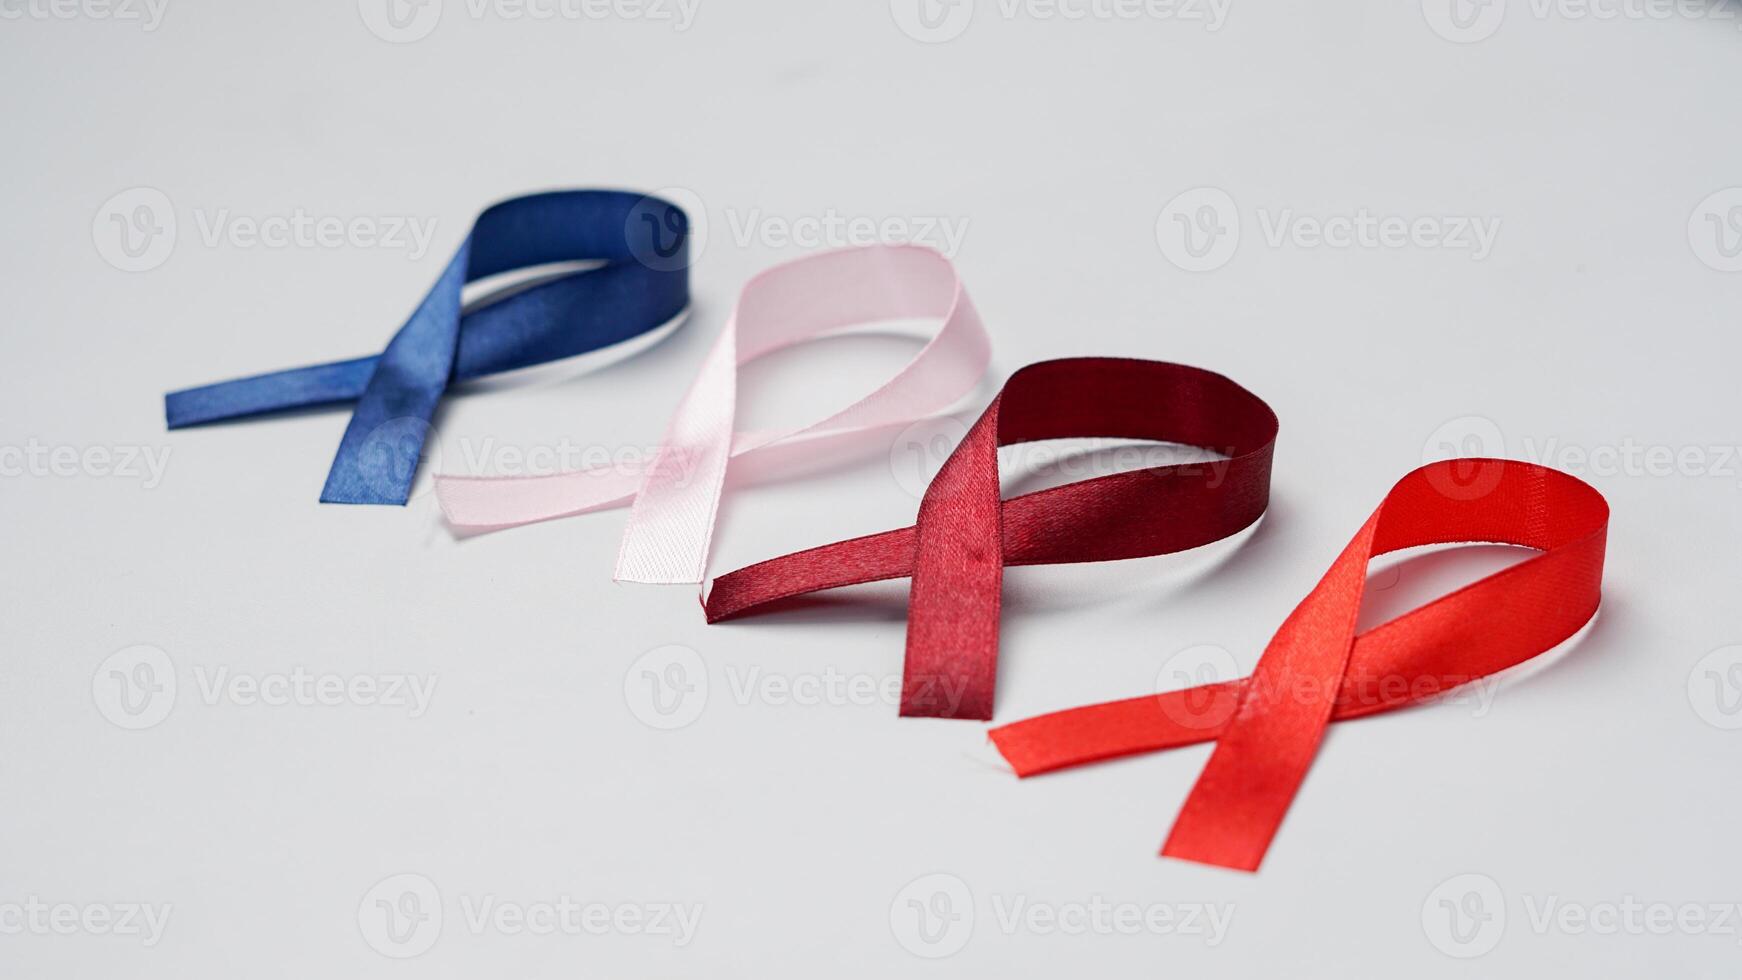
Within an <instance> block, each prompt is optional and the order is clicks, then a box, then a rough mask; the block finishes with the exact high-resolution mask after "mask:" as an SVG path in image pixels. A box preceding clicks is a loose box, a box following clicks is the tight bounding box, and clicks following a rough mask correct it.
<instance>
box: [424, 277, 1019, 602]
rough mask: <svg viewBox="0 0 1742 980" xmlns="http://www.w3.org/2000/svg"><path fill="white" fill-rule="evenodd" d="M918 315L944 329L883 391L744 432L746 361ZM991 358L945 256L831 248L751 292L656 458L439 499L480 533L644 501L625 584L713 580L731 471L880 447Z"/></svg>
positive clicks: (467, 483) (452, 517) (637, 509)
mask: <svg viewBox="0 0 1742 980" xmlns="http://www.w3.org/2000/svg"><path fill="white" fill-rule="evenodd" d="M916 318H923V319H936V320H938V321H939V322H940V325H939V326H938V328H937V332H936V333H935V334H934V335H933V336H932V338H931V339H930V340H929V341H928V342H927V343H926V345H925V346H924V347H923V348H921V349H920V351H919V352H918V353H916V354H915V355H914V357H913V359H912V360H910V361H909V362H908V363H907V364H906V365H904V366H903V367H902V368H901V370H899V371H897V372H896V373H895V375H894V376H893V377H891V378H890V379H889V380H888V381H886V382H884V383H883V384H882V385H881V386H879V387H878V388H877V389H876V390H875V391H873V392H872V393H870V394H869V395H866V396H865V397H863V398H861V399H859V400H858V401H855V402H854V403H852V404H851V405H849V406H847V407H846V408H844V409H841V410H840V411H838V412H835V413H833V414H831V415H829V416H828V417H826V418H823V419H820V420H818V421H816V422H812V423H810V424H808V425H800V426H793V427H791V428H786V429H781V430H775V431H761V432H757V431H740V430H738V429H736V428H735V419H736V404H737V390H738V389H737V384H738V371H739V369H740V368H741V367H742V366H743V365H744V364H746V363H749V362H750V361H753V360H755V359H756V358H758V357H762V356H764V355H766V354H769V353H772V352H774V351H777V350H781V349H783V348H786V347H790V346H793V345H795V344H799V343H803V342H804V341H807V340H812V339H815V338H817V337H822V336H826V335H829V334H832V333H838V332H840V331H843V330H846V329H848V328H852V327H856V326H860V325H864V324H870V323H876V322H879V321H890V320H901V319H916ZM991 350H992V347H991V340H990V338H988V337H987V335H986V329H985V327H984V326H983V325H982V324H981V322H980V315H979V313H978V312H977V311H976V310H975V309H974V304H973V301H972V300H970V299H969V298H968V293H967V290H966V288H965V287H964V286H963V285H962V281H961V278H960V277H959V276H958V275H957V273H956V270H955V267H954V266H953V265H951V264H950V262H949V260H948V259H946V258H944V256H943V255H942V254H940V253H938V252H936V251H934V250H932V249H929V248H924V247H920V246H915V245H878V246H871V247H866V248H850V249H841V250H837V251H831V252H822V253H819V254H817V255H812V256H807V257H805V258H802V259H797V260H795V261H792V262H788V263H785V264H782V265H779V266H775V267H774V268H772V269H769V270H767V271H765V272H763V273H761V274H760V275H758V276H757V277H755V278H754V279H752V280H751V281H750V282H749V283H748V284H747V285H745V287H744V290H743V292H742V293H741V294H740V295H739V298H738V303H737V305H736V307H735V308H734V309H733V311H732V315H731V316H730V317H729V318H728V319H727V321H726V325H725V328H724V329H723V330H721V332H720V336H719V338H718V339H717V340H716V342H715V344H714V346H713V348H712V349H711V350H710V351H709V352H708V356H707V358H706V360H705V361H704V362H703V364H702V368H701V371H700V372H699V373H698V375H697V376H696V379H695V381H694V382H693V383H692V384H691V386H690V390H689V391H688V392H687V393H686V394H685V395H684V397H683V400H682V402H681V403H680V404H679V405H678V408H677V411H676V412H675V413H674V414H673V416H672V420H671V423H670V425H669V427H668V428H667V430H666V433H665V437H664V438H663V439H662V440H661V444H660V448H659V452H658V454H657V455H656V456H655V457H654V458H653V459H651V460H649V461H647V462H646V463H645V464H634V465H625V464H624V463H623V462H621V461H618V462H614V463H613V464H611V465H610V466H604V467H597V468H594V469H588V470H576V471H572V472H566V473H558V474H555V475H550V476H534V477H467V476H441V477H438V478H437V479H436V495H437V498H438V499H439V500H440V501H441V506H442V510H443V512H444V513H445V514H446V515H447V518H448V521H449V522H450V523H452V524H454V525H455V526H458V527H467V528H500V527H510V526H514V525H519V524H526V523H531V522H533V521H542V520H549V519H552V518H557V517H566V516H569V515H571V514H579V513H583V512H586V511H590V510H598V509H601V508H606V507H614V506H620V505H622V504H625V503H632V504H633V509H632V510H631V512H630V515H629V520H628V523H627V526H626V527H625V530H624V533H623V543H622V546H621V548H620V549H619V552H618V555H617V565H616V571H615V577H616V579H617V580H619V581H631V582H654V583H699V582H700V581H701V580H702V578H703V575H704V573H705V570H706V567H707V558H708V550H709V547H710V544H711V542H712V540H713V533H714V524H715V519H716V516H717V514H718V512H719V507H720V500H721V497H722V495H723V492H724V486H725V479H726V472H727V469H728V467H732V468H734V469H743V468H748V467H753V466H755V465H757V464H759V463H766V462H770V461H772V460H773V459H775V458H777V457H778V456H780V455H782V454H788V455H790V454H792V453H800V454H803V455H804V456H807V457H811V458H813V459H815V458H820V457H821V456H822V455H823V454H825V453H839V452H847V451H857V450H858V449H859V448H861V447H863V446H866V445H876V444H877V442H878V440H879V439H886V438H887V437H888V436H890V435H893V434H894V433H895V432H898V431H899V430H901V429H903V428H905V427H907V426H909V425H912V424H913V423H914V422H917V421H920V420H922V419H926V418H929V417H932V416H934V415H936V414H938V413H940V412H943V411H945V410H947V409H949V408H951V407H952V406H954V405H955V404H957V403H958V402H960V401H961V400H962V399H963V398H965V397H967V396H968V395H969V394H971V393H972V392H973V390H974V388H975V386H976V385H977V384H978V383H979V380H980V378H981V376H982V375H984V374H985V371H986V366H987V364H988V363H989V361H990V359H991Z"/></svg>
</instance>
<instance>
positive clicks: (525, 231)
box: [164, 190, 689, 504]
mask: <svg viewBox="0 0 1742 980" xmlns="http://www.w3.org/2000/svg"><path fill="white" fill-rule="evenodd" d="M688 234H689V219H688V217H687V216H686V215H685V214H684V212H683V211H682V209H680V208H678V207H677V206H676V205H675V204H671V203H669V202H667V201H663V200H661V199H659V198H655V197H648V196H645V195H641V194H636V193H632V192H627V191H599V190H580V191H555V192H551V193H545V194H534V195H530V196H526V197H518V198H512V199H510V200H506V201H503V202H501V203H499V204H496V205H493V206H491V207H490V208H488V209H486V210H485V211H484V212H483V213H482V214H481V215H479V216H478V220H477V221H476V223H475V224H474V225H473V227H472V231H471V233H470V234H469V235H467V237H466V240H465V241H464V242H462V243H461V244H460V247H459V249H458V251H456V252H455V254H454V257H453V258H452V259H450V260H449V262H448V264H447V266H446V267H445V268H444V269H443V271H442V274H441V276H440V277H439V278H438V279H437V280H436V283H435V285H434V286H433V287H432V288H431V289H430V291H429V293H428V294H427V295H425V296H424V298H423V301H422V302H421V303H420V304H419V305H418V307H417V309H416V311H414V312H413V313H412V315H411V317H410V319H409V320H407V321H406V323H405V325H404V326H402V327H401V328H400V329H399V331H398V332H397V333H396V334H394V336H393V339H392V340H391V341H389V343H388V345H387V348H386V350H384V351H383V352H382V353H381V354H379V355H376V356H373V357H362V358H355V359H352V360H346V361H335V362H332V363H329V364H318V365H313V366H310V367H304V368H293V369H291V370H287V371H275V372H272V373H270V374H263V375H257V376H255V377H249V378H241V379H238V380H235V381H226V382H221V383H219V384H213V385H205V386H202V387H198V388H189V389H185V390H182V391H175V392H171V393H169V394H168V395H166V396H164V414H165V418H166V421H167V423H168V425H169V428H171V429H179V428H184V427H187V426H191V425H199V424H202V423H207V422H215V421H220V420H224V419H234V418H243V417H247V416H253V415H260V414H263V413H267V412H275V411H282V410H285V409H291V408H302V407H306V406H312V405H322V404H331V403H335V402H344V401H351V400H355V401H356V402H357V405H356V407H355V409H353V411H352V414H351V420H350V423H349V424H348V425H347V426H346V429H345V435H344V437H343V439H342V440H341V441H340V443H339V449H338V452H337V453H336V454H335V456H334V459H333V465H332V468H331V469H330V470H329V471H328V474H327V482H326V486H325V487H324V488H323V489H322V491H321V500H322V502H325V503H356V504H404V503H405V502H406V500H407V499H408V498H409V496H410V493H411V484H412V480H413V479H414V478H415V476H416V470H417V460H418V455H419V453H420V452H421V450H422V447H423V443H424V441H425V438H426V436H427V432H428V428H429V419H430V417H431V415H432V414H433V413H434V411H435V407H436V405H437V404H438V403H439V402H440V400H441V397H442V394H443V393H444V392H445V391H446V389H447V388H448V387H449V386H450V385H452V384H455V383H458V382H462V381H466V380H470V379H472V378H477V377H481V376H483V375H487V374H494V373H496V372H500V371H509V370H513V369H516V368H522V367H529V366H531V365H534V364H542V363H544V362H546V361H554V360H558V359H560V358H565V357H572V356H575V355H577V354H583V353H586V352H588V351H593V350H597V349H599V348H602V347H608V346H610V345H612V344H616V343H619V342H621V341H624V340H628V339H630V338H632V337H636V336H639V335H641V334H645V333H648V332H650V331H653V330H654V329H656V328H658V327H660V326H662V325H664V324H666V323H668V322H672V321H674V320H675V319H676V318H677V317H679V316H680V315H681V314H682V313H683V312H684V310H685V309H686V307H687V306H688V305H689V270H688V247H689V245H688ZM576 262H597V263H603V265H601V266H600V267H598V268H594V269H590V270H587V271H575V272H569V273H565V274H562V275H560V276H557V277H554V278H550V279H547V280H544V281H541V282H538V283H536V284H533V285H530V286H528V287H526V288H524V289H519V290H516V291H513V292H511V293H508V294H507V295H505V296H503V297H501V298H499V299H497V300H496V301H494V302H490V303H488V304H487V305H484V306H481V307H479V308H477V309H475V310H471V311H465V310H463V309H462V307H461V299H460V295H461V289H462V287H463V286H464V285H465V284H466V283H469V282H474V281H477V280H481V279H486V278H489V277H491V276H497V275H501V274H503V273H507V272H513V271H516V270H522V269H532V268H536V267H539V266H547V265H553V264H555V263H576Z"/></svg>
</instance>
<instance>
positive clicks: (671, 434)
mask: <svg viewBox="0 0 1742 980" xmlns="http://www.w3.org/2000/svg"><path fill="white" fill-rule="evenodd" d="M737 335H738V325H737V321H736V319H733V320H729V321H727V323H726V328H725V329H724V330H723V331H721V332H720V339H719V340H717V341H715V342H714V347H713V349H712V350H710V351H709V352H708V359H707V360H706V361H705V362H703V364H702V369H701V372H700V373H699V374H698V375H697V376H696V380H695V383H694V384H693V385H692V386H691V387H690V390H689V393H688V394H686V395H685V396H684V400H683V404H681V405H680V406H678V410H677V413H676V414H675V415H674V416H673V417H672V421H671V427H670V428H669V429H667V430H666V435H665V439H664V440H662V441H661V443H660V449H659V456H658V458H657V459H655V460H654V463H653V466H652V467H651V468H649V469H648V471H647V473H646V475H645V476H644V477H643V479H642V483H641V490H640V492H639V493H637V494H636V496H635V504H634V506H633V507H632V508H631V509H630V512H629V524H628V527H626V528H625V529H624V531H623V544H622V546H621V547H620V548H619V549H618V552H617V567H616V571H615V572H614V573H613V575H612V578H613V579H615V580H616V581H618V582H646V583H651V584H656V585H682V584H700V583H701V581H702V578H703V576H704V575H705V574H706V570H707V565H708V547H709V545H710V544H711V543H712V542H713V537H714V519H715V516H716V514H718V512H719V509H720V495H721V492H722V490H723V488H724V487H725V483H726V465H727V463H728V461H729V460H730V459H731V455H732V423H733V416H734V413H735V411H736V405H737V399H738V374H737V372H738V341H737Z"/></svg>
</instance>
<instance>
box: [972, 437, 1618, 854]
mask: <svg viewBox="0 0 1742 980" xmlns="http://www.w3.org/2000/svg"><path fill="white" fill-rule="evenodd" d="M1458 467H1473V468H1475V469H1477V470H1479V471H1480V472H1481V473H1482V474H1483V478H1484V482H1483V486H1484V488H1485V489H1484V492H1481V493H1475V494H1472V493H1466V492H1448V488H1450V489H1452V490H1459V488H1460V483H1459V481H1458V478H1457V472H1458V470H1457V468H1458ZM1608 515H1609V508H1608V504H1607V503H1606V502H1605V501H1604V500H1603V497H1602V495H1601V494H1599V493H1598V492H1597V491H1596V490H1594V489H1592V488H1591V487H1590V486H1588V485H1587V484H1585V483H1583V482H1581V481H1579V480H1577V479H1575V478H1574V477H1571V476H1568V475H1567V474H1565V473H1561V472H1559V471H1557V470H1552V469H1548V468H1546V467H1542V466H1536V465H1532V464H1528V463H1521V462H1516V461H1510V460H1497V459H1460V460H1448V461H1446V462H1442V463H1434V464H1431V465H1429V466H1424V467H1422V468H1420V469H1418V470H1416V471H1414V472H1412V473H1410V474H1409V475H1408V476H1405V477H1404V478H1403V479H1402V480H1401V481H1399V482H1398V484H1397V485H1396V486H1395V487H1394V488H1392V490H1391V492H1390V493H1389V494H1388V495H1387V496H1386V498H1385V500H1384V502H1383V503H1382V504H1381V505H1380V507H1379V509H1378V510H1376V511H1375V512H1374V513H1373V516H1372V517H1370V518H1369V519H1368V520H1367V522H1366V524H1364V525H1363V526H1362V528H1361V530H1360V531H1359V532H1357V533H1356V535H1355V538H1354V539H1353V540H1352V541H1351V542H1350V543H1349V544H1348V546H1347V547H1345V548H1344V549H1343V552H1342V553H1341V554H1340V555H1339V556H1338V557H1337V560H1336V561H1335V562H1333V563H1332V565H1331V568H1330V570H1329V571H1327V572H1326V573H1325V576H1324V578H1323V579H1321V580H1320V582H1319V583H1318V585H1317V586H1316V587H1315V588H1314V589H1313V590H1312V592H1311V593H1310V594H1308V595H1307V597H1306V598H1305V599H1304V600H1302V601H1301V603H1300V605H1299V606H1297V607H1296V608H1295V610H1294V612H1293V613H1291V614H1290V615H1289V617H1288V618H1287V620H1285V621H1284V622H1283V624H1282V627H1281V628H1280V629H1279V630H1278V631H1277V633H1276V635H1275V637H1274V638H1273V639H1272V640H1271V641H1270V644H1269V645H1268V646H1267V647H1266V648H1265V651H1264V654H1263V656H1262V657H1261V658H1260V659H1259V661H1258V666H1257V668H1256V669H1255V670H1254V671H1253V672H1252V674H1251V675H1250V676H1249V677H1246V678H1243V679H1240V680H1235V681H1225V682H1221V683H1216V684H1207V685H1200V686H1197V687H1192V688H1187V689H1184V690H1178V691H1169V692H1167V693H1164V694H1161V695H1154V696H1148V697H1139V698H1130V699H1127V700H1123V701H1113V702H1108V703H1106V704H1099V705H1092V706H1088V707H1082V708H1074V709H1071V710H1068V711H1060V712H1055V713H1053V714H1049V715H1042V716H1040V717H1037V718H1031V719H1028V720H1026V721H1021V722H1017V723H1015V724H1011V725H1006V726H1003V727H1001V728H996V729H993V731H992V733H991V735H992V740H993V743H994V744H995V745H996V746H997V748H998V751H999V752H1000V753H1002V754H1003V756H1004V758H1005V759H1006V760H1007V761H1009V762H1010V764H1011V766H1012V767H1013V768H1015V770H1016V772H1017V774H1018V775H1020V776H1031V775H1036V774H1038V773H1043V772H1049V771H1052V770H1055V769H1062V768H1066V767H1070V766H1076V765H1083V764H1086V763H1090V762H1096V761H1100V760H1103V759H1110V758H1116V757H1119V756H1125V755H1132V754H1136V753H1140V752H1151V751H1157V750H1161V749H1169V748H1175V747H1178V746H1181V745H1190V744H1194V743H1198V742H1205V741H1210V740H1214V741H1215V742H1216V749H1215V751H1214V752H1213V753H1212V754H1211V756H1210V760H1209V762H1208V763H1207V764H1206V765H1205V766H1204V770H1203V772H1202V774H1201V775H1200V776H1199V778H1198V782H1197V785H1196V786H1194V787H1193V789H1192V792H1191V794H1190V795H1189V796H1188V797H1187V799H1186V802H1185V804H1184V806H1183V807H1182V808H1181V810H1180V814H1179V817H1178V819H1177V820H1176V821H1175V823H1174V827H1173V831H1172V832H1171V833H1170V834H1169V836H1168V839H1167V842H1166V844H1165V845H1164V847H1163V848H1162V854H1163V855H1164V856H1167V857H1175V858H1183V859H1185V860H1191V861H1199V862H1203V863H1206V864H1213V865H1219V866H1222V867H1229V868H1236V869H1240V870H1245V871H1254V870H1257V868H1258V866H1259V864H1260V863H1261V862H1262V860H1263V858H1264V854H1265V852H1266V850H1268V848H1269V845H1270V842H1271V840H1272V838H1273V837H1274V836H1275V834H1276V830H1277V828H1278V827H1279V826H1280V824H1281V822H1282V819H1283V816H1284V815H1285V814H1286V813H1287V811H1288V808H1289V805H1290V804H1291V803H1292V801H1293V799H1294V796H1295V794H1296V792H1297V791H1298V789H1299V787H1300V784H1301V782H1302V780H1304V778H1305V776H1306V772H1307V769H1308V768H1309V767H1310V766H1311V764H1312V760H1313V757H1314V755H1315V754H1316V752H1317V749H1318V745H1319V742H1320V741H1321V739H1322V737H1323V734H1324V729H1325V726H1326V725H1327V724H1329V723H1330V722H1331V721H1341V720H1345V719H1349V718H1359V717H1362V716H1365V715H1370V714H1376V713H1379V712H1383V711H1390V710H1393V709H1396V708H1401V707H1405V706H1408V705H1411V704H1416V703H1419V702H1421V701H1424V700H1428V699H1431V698H1433V697H1437V696H1439V695H1440V694H1443V693H1444V692H1446V691H1449V690H1452V689H1454V688H1457V687H1459V686H1461V685H1463V684H1467V683H1469V682H1471V681H1474V680H1478V679H1480V678H1483V677H1486V676H1488V675H1491V674H1493V673H1495V672H1497V671H1500V670H1504V669H1506V668H1508V667H1512V666H1515V665H1517V664H1519V663H1522V662H1524V661H1526V660H1529V659H1530V658H1532V657H1535V656H1536V655H1538V654H1540V653H1542V652H1544V651H1546V650H1548V649H1551V648H1552V647H1554V646H1556V645H1558V644H1560V643H1562V642H1563V641H1565V640H1567V639H1568V638H1569V637H1571V636H1573V635H1574V634H1575V633H1577V632H1578V631H1579V630H1580V629H1582V628H1583V627H1584V625H1585V624H1586V623H1587V622H1589V621H1590V619H1591V617H1592V616H1594V615H1595V614H1596V611H1597V606H1598V603H1599V601H1600V599H1601V586H1602V576H1603V552H1604V543H1605V537H1606V532H1607V528H1608ZM1468 542H1487V543H1497V544H1512V545H1519V546H1522V547H1526V548H1531V549H1535V550H1536V551H1538V552H1540V553H1539V554H1537V555H1534V556H1532V557H1531V558H1529V559H1527V560H1525V561H1523V562H1520V563H1519V564H1516V565H1512V566H1510V567H1508V568H1506V569H1503V570H1501V571H1499V572H1496V573H1495V574H1493V575H1490V576H1488V577H1486V578H1484V579H1482V580H1480V581H1478V582H1475V583H1473V584H1471V585H1469V586H1466V587H1464V588H1462V589H1459V590H1457V591H1455V592H1452V593H1451V594H1449V595H1446V596H1442V597H1441V598H1439V599H1436V600H1434V601H1433V602H1430V603H1428V604H1426V605H1424V606H1421V607H1419V608H1417V609H1414V610H1412V611H1410V612H1408V613H1405V614H1404V615H1402V616H1399V617H1397V618H1395V619H1393V620H1391V621H1389V622H1387V623H1385V624H1383V625H1380V626H1376V627H1373V628H1372V629H1369V630H1367V631H1366V632H1364V633H1361V634H1359V635H1356V633H1355V624H1356V618H1357V616H1358V614H1359V612H1360V608H1361V599H1362V595H1363V593H1364V591H1365V588H1366V568H1367V563H1368V561H1369V560H1370V559H1372V558H1374V557H1377V556H1379V555H1383V554H1387V553H1390V552H1394V551H1398V550H1401V549H1404V548H1412V547H1419V546H1422V545H1435V544H1451V543H1468Z"/></svg>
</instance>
